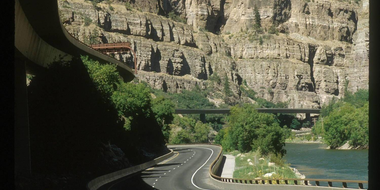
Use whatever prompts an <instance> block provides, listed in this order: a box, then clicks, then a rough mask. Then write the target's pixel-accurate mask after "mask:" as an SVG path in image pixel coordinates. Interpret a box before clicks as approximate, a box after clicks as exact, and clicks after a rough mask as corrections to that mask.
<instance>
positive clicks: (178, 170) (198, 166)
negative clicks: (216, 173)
mask: <svg viewBox="0 0 380 190" xmlns="http://www.w3.org/2000/svg"><path fill="white" fill-rule="evenodd" d="M168 147H169V148H171V149H173V151H174V153H175V154H174V156H172V157H171V158H169V159H167V160H165V161H163V162H161V163H159V164H158V165H156V166H154V167H151V168H148V169H147V170H144V171H142V172H139V173H137V174H135V175H132V176H127V177H125V178H121V179H119V180H116V181H114V182H111V183H109V184H106V185H104V186H102V187H100V188H99V190H122V189H123V190H125V189H165V190H170V189H173V190H178V189H194V190H197V189H201V190H205V189H220V188H217V187H215V186H213V185H212V184H211V183H210V180H211V178H210V176H209V167H210V165H211V163H212V162H213V161H214V160H215V159H216V157H217V156H218V154H219V152H220V150H221V149H220V147H218V146H212V145H172V146H168Z"/></svg>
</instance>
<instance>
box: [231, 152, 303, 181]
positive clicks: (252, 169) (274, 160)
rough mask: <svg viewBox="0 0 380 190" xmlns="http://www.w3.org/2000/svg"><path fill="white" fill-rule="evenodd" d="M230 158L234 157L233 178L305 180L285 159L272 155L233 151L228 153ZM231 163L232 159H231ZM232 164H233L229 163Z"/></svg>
mask: <svg viewBox="0 0 380 190" xmlns="http://www.w3.org/2000/svg"><path fill="white" fill-rule="evenodd" d="M227 155H228V156H229V157H234V158H235V159H234V161H235V163H234V165H235V168H234V171H233V176H232V177H233V178H241V179H284V178H299V179H305V178H306V176H305V175H303V174H301V173H300V172H299V171H298V169H296V168H294V167H290V164H288V163H285V161H284V160H283V159H280V158H279V157H277V156H274V155H271V156H267V157H261V156H260V154H259V153H258V152H248V153H240V152H238V151H233V152H229V153H227ZM230 161H231V159H230ZM229 164H231V163H229Z"/></svg>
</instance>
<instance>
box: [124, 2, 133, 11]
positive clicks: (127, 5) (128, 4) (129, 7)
mask: <svg viewBox="0 0 380 190" xmlns="http://www.w3.org/2000/svg"><path fill="white" fill-rule="evenodd" d="M125 8H126V9H127V10H128V11H131V10H132V5H131V4H130V3H129V2H125Z"/></svg>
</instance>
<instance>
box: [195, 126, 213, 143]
mask: <svg viewBox="0 0 380 190" xmlns="http://www.w3.org/2000/svg"><path fill="white" fill-rule="evenodd" d="M209 132H210V126H209V125H207V124H204V123H202V122H201V121H198V122H197V123H196V124H195V126H194V142H198V143H207V142H208V133H209Z"/></svg>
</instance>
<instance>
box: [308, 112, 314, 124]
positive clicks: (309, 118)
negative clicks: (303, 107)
mask: <svg viewBox="0 0 380 190" xmlns="http://www.w3.org/2000/svg"><path fill="white" fill-rule="evenodd" d="M306 121H308V122H310V125H312V123H313V121H312V120H311V117H310V113H306Z"/></svg>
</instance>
